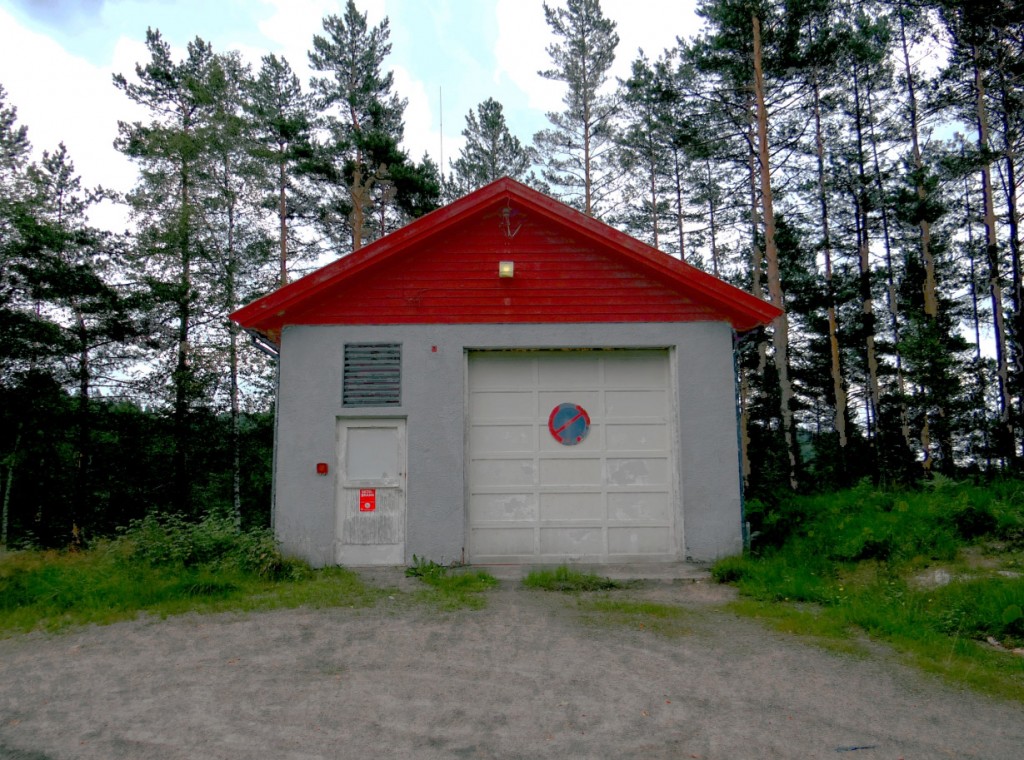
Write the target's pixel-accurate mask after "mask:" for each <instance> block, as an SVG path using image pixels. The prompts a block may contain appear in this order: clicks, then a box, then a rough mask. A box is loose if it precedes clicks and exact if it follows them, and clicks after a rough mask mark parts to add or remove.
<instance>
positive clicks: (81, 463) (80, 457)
mask: <svg viewBox="0 0 1024 760" xmlns="http://www.w3.org/2000/svg"><path fill="white" fill-rule="evenodd" d="M75 318H76V322H77V325H76V327H77V331H78V340H79V353H78V409H77V413H76V416H77V417H78V419H77V420H76V422H77V424H76V428H77V433H78V441H77V444H76V447H75V448H77V449H78V451H76V452H75V454H76V458H77V461H76V467H75V493H74V496H73V498H72V502H71V535H72V541H73V542H74V543H75V544H79V543H80V542H81V532H80V528H81V525H80V522H81V520H82V515H84V514H85V506H86V503H87V499H88V493H89V455H90V451H91V450H92V446H91V442H92V441H91V439H92V426H91V424H90V423H91V415H90V412H89V390H90V371H91V370H90V367H89V335H88V331H87V329H86V325H85V317H84V315H83V314H82V313H81V311H79V312H78V313H77V314H76V315H75Z"/></svg>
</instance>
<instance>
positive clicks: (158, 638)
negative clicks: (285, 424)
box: [0, 581, 1024, 760]
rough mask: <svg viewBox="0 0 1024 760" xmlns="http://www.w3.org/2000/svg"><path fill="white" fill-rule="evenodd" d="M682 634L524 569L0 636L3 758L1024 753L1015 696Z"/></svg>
mask: <svg viewBox="0 0 1024 760" xmlns="http://www.w3.org/2000/svg"><path fill="white" fill-rule="evenodd" d="M614 593H615V594H616V598H624V597H623V596H622V595H631V596H633V597H635V598H652V599H657V600H659V601H664V602H670V603H674V604H679V605H682V606H683V607H685V609H686V615H685V619H684V626H685V628H686V632H685V633H683V634H682V635H678V636H672V637H666V636H662V635H659V634H657V633H654V632H652V631H650V630H648V629H639V628H637V627H635V626H632V627H631V626H627V625H617V624H609V623H607V622H597V623H595V622H593V621H592V620H589V621H588V618H587V616H586V615H583V614H581V612H580V610H579V608H578V606H577V604H578V603H577V600H576V599H574V598H573V597H569V596H564V595H560V594H550V593H544V592H536V591H526V590H523V589H522V588H521V587H520V586H519V585H518V584H517V583H515V582H513V581H503V582H502V584H501V587H500V588H499V589H497V590H495V591H492V592H490V593H489V594H488V599H489V604H488V606H487V608H486V609H484V610H482V611H462V612H454V613H443V612H438V611H436V610H433V609H431V608H428V607H425V606H422V605H415V604H410V603H408V602H406V601H403V598H402V596H401V595H399V596H398V598H397V599H395V600H393V601H387V602H385V603H383V604H381V605H380V606H379V607H377V608H374V609H371V610H351V609H330V610H294V611H279V612H270V613H259V614H251V615H233V614H225V615H214V616H186V617H180V618H173V619H169V620H164V621H158V620H138V621H134V622H129V623H122V624H117V625H111V626H106V627H94V628H88V629H82V630H78V631H74V632H70V633H64V634H60V635H54V636H48V635H41V634H32V635H23V636H16V637H13V638H9V639H5V640H0V663H2V665H0V758H3V759H4V760H8V759H13V758H18V759H20V760H63V759H65V758H69V759H70V758H86V759H89V758H96V759H97V760H99V759H103V760H110V759H113V758H161V759H162V758H172V759H176V758H182V759H184V758H223V759H225V760H235V759H236V758H284V759H287V760H300V759H301V760H313V759H314V758H406V757H415V758H426V759H429V758H672V759H673V760H675V759H676V758H683V759H684V760H685V759H686V758H703V759H705V760H713V759H719V758H720V759H722V760H737V759H738V758H757V759H759V760H760V759H761V758H844V757H845V758H851V759H852V760H872V759H875V758H888V759H891V760H896V758H905V760H911V758H914V759H916V758H921V759H922V760H933V759H934V758H985V760H1000V759H1002V758H1006V759H1007V760H1019V758H1021V757H1024V706H1022V705H1020V704H1017V703H1006V702H1000V701H997V700H993V699H990V698H987V697H983V696H980V695H977V694H974V693H971V692H967V691H962V690H958V689H955V688H951V687H949V686H947V685H945V684H943V683H942V682H940V681H938V680H935V679H933V678H931V677H929V676H926V675H922V674H920V673H917V672H915V671H913V670H910V669H907V668H905V667H903V666H901V665H899V664H897V663H896V662H895V659H894V658H893V657H892V656H890V655H889V654H887V652H886V650H884V648H881V647H873V648H872V652H873V653H872V654H871V655H870V656H865V657H850V656H844V655H837V654H832V653H829V652H825V651H822V650H820V649H817V648H814V647H813V646H809V645H807V644H805V643H802V642H801V641H800V640H798V639H796V638H794V637H789V636H784V635H780V634H775V633H772V632H768V631H766V630H765V629H763V628H762V627H760V626H759V625H758V624H757V623H755V622H751V621H748V620H743V619H740V618H736V617H734V616H732V615H730V614H729V613H728V612H726V611H724V610H723V609H722V606H721V605H722V603H723V602H724V601H725V600H726V599H727V596H728V594H729V593H730V590H729V589H724V588H722V587H718V586H713V585H709V584H707V583H693V582H679V581H676V582H671V583H669V582H659V583H651V584H648V585H647V586H645V587H642V588H639V589H635V590H627V591H616V592H614Z"/></svg>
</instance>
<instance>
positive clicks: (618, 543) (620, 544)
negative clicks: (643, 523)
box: [608, 527, 671, 555]
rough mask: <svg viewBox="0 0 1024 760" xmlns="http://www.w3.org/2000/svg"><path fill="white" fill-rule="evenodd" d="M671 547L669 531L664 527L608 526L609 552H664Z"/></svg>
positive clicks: (637, 553)
mask: <svg viewBox="0 0 1024 760" xmlns="http://www.w3.org/2000/svg"><path fill="white" fill-rule="evenodd" d="M670 548H671V547H670V545H669V532H668V531H667V530H666V529H665V528H664V527H657V528H655V527H651V528H608V553H609V554H630V555H650V554H664V553H667V552H668V551H669V550H670Z"/></svg>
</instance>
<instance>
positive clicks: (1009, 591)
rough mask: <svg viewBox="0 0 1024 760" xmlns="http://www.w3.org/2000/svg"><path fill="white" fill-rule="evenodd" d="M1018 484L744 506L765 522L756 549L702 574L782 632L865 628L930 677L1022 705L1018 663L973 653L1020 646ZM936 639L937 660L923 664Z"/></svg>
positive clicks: (1021, 501)
mask: <svg viewBox="0 0 1024 760" xmlns="http://www.w3.org/2000/svg"><path fill="white" fill-rule="evenodd" d="M1021 485H1022V484H1021V483H1020V482H1017V481H999V482H995V483H992V484H990V485H988V486H977V485H969V484H957V483H954V482H953V481H950V480H947V479H937V482H936V483H935V484H934V485H933V486H931V487H929V488H925V489H923V490H920V491H909V490H897V491H881V490H874V489H872V488H871V487H870V486H868V485H866V484H862V485H860V486H858V487H856V488H853V489H850V490H848V491H843V492H840V493H836V494H830V495H819V496H808V497H794V498H793V499H791V500H788V501H783V502H780V503H779V505H778V506H777V507H773V508H769V507H766V506H764V505H760V504H758V505H754V507H755V508H754V510H753V512H754V514H755V515H756V516H757V519H758V524H759V525H761V526H764V530H763V532H762V533H761V535H759V536H757V537H756V539H755V552H753V553H752V554H749V555H746V556H742V557H727V558H725V559H723V560H721V561H719V562H718V563H716V564H715V565H714V567H713V568H712V576H713V577H714V578H715V579H716V580H718V581H719V582H722V583H733V584H735V585H736V586H737V587H738V588H739V590H740V592H741V593H742V594H743V595H744V596H746V597H748V598H750V599H752V600H756V601H755V602H754V603H753V604H752V605H749V604H748V605H747V606H746V607H743V609H744V610H745V611H747V612H750V613H752V614H756V615H758V616H762V615H763V616H767V617H769V618H771V619H772V620H774V621H775V622H776V623H777V624H779V625H780V627H782V628H784V629H785V630H791V631H798V632H804V633H810V634H812V635H816V636H820V635H827V636H830V637H832V636H839V635H842V633H843V632H847V633H848V632H849V631H851V630H862V631H866V632H868V633H869V634H871V635H872V636H875V637H878V638H881V639H884V640H887V641H889V642H892V643H894V644H895V645H896V646H898V647H899V648H900V649H902V650H903V651H904V652H906V653H908V656H909V657H910V658H911V659H913V660H914V661H915V662H916V663H917V664H919V665H921V666H923V667H926V668H928V669H929V670H933V671H935V672H941V673H943V674H944V675H946V676H948V677H950V678H953V679H955V680H957V681H960V682H966V683H971V684H973V685H975V686H979V687H981V688H985V689H988V690H990V691H995V692H997V693H1000V694H1003V695H1011V696H1014V697H1015V698H1018V699H1020V698H1024V662H1021V661H1020V659H1019V658H1013V657H1012V656H1010V655H1004V656H1003V659H1001V660H1000V659H998V658H995V659H993V656H992V655H993V652H996V653H998V652H997V650H993V649H982V648H981V647H982V646H986V647H987V646H988V644H987V643H986V642H990V641H995V642H997V644H998V645H1000V646H1003V647H1009V648H1013V647H1021V646H1024V611H1022V609H1021V605H1022V600H1024V576H1022V575H1021V571H1020V567H1021V564H1022V560H1021V555H1020V551H1021V548H1022V543H1021V534H1022V531H1021V525H1022V520H1024V494H1022V490H1021ZM766 538H767V539H768V540H763V539H766ZM756 542H760V546H757V543H756ZM780 603H782V604H781V605H780ZM764 605H771V606H773V607H775V608H777V609H772V610H769V609H768V608H767V607H765V606H764ZM807 605H811V606H810V607H808V606H807ZM783 607H784V608H785V609H786V610H789V611H788V612H782V611H779V609H781V608H783ZM943 640H945V641H947V642H948V643H947V650H946V651H945V652H944V653H943V656H944V657H945V658H946V659H945V662H944V663H943V664H941V665H940V664H937V663H935V662H934V660H933V659H932V657H933V656H934V654H935V653H936V652H937V651H940V650H941V647H940V646H939V642H941V641H943ZM964 642H967V644H968V645H965V644H964ZM979 668H983V669H984V671H983V672H984V673H985V674H986V677H987V678H988V682H986V681H985V679H983V678H980V677H979V676H978V672H979Z"/></svg>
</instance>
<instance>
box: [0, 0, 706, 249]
mask: <svg viewBox="0 0 1024 760" xmlns="http://www.w3.org/2000/svg"><path fill="white" fill-rule="evenodd" d="M560 4H562V0H551V2H549V5H552V6H557V5H560ZM695 5H696V0H672V1H671V2H667V1H666V0H602V3H601V7H602V9H603V11H604V14H605V16H606V17H608V18H610V19H612V20H613V21H615V22H616V23H617V28H616V31H617V32H618V34H619V37H620V43H619V47H618V50H617V54H616V61H615V65H614V67H613V69H612V76H613V77H615V76H618V77H623V78H624V77H626V76H628V73H629V68H630V64H631V62H632V61H633V60H634V59H635V58H636V56H637V51H638V49H640V48H642V49H643V50H644V51H645V52H646V54H647V55H648V56H649V57H651V58H656V57H658V55H660V54H661V52H662V51H663V50H665V49H666V48H669V47H672V46H674V45H675V41H676V38H677V37H683V38H688V37H692V36H693V35H695V34H696V33H697V32H698V31H699V29H700V20H699V19H698V18H697V17H696V15H695V13H694V7H695ZM344 6H345V1H344V0H0V85H3V87H4V88H5V89H6V90H7V104H8V105H13V106H14V107H16V108H17V109H18V123H19V124H22V125H25V126H27V127H28V130H29V139H30V140H31V141H32V144H33V147H34V149H35V152H36V155H37V156H38V155H39V154H40V153H41V152H42V151H43V150H53V149H54V148H56V147H57V145H58V143H60V142H62V141H63V142H64V144H65V145H66V146H67V148H68V152H69V154H70V156H71V159H72V160H73V161H74V163H75V167H76V170H77V172H78V173H79V175H81V177H82V181H83V184H84V185H86V186H89V187H92V186H95V185H103V186H104V187H107V188H110V189H113V190H118V191H122V192H124V191H127V190H129V189H131V187H132V186H133V184H134V180H135V176H136V173H135V168H134V166H133V165H132V164H131V162H130V161H128V159H127V158H125V157H123V156H121V155H120V154H119V153H117V151H115V150H114V148H113V145H112V143H113V141H114V138H115V137H116V136H117V122H118V121H119V120H121V121H134V120H138V119H144V118H145V115H144V114H143V113H142V112H140V111H138V110H136V107H135V106H134V105H133V104H132V103H131V102H130V101H129V100H128V99H127V98H126V97H125V96H124V95H123V94H122V93H121V92H120V91H118V90H117V89H116V88H115V87H114V86H113V84H112V83H111V77H112V75H113V74H115V73H121V74H124V75H125V76H126V77H128V78H129V81H131V79H132V78H133V76H134V71H135V65H136V64H137V63H140V62H145V61H146V60H148V58H149V56H148V55H147V52H146V49H145V34H146V29H147V28H148V27H152V28H155V29H159V30H160V32H161V34H162V35H163V37H164V39H165V40H166V41H167V42H168V43H169V44H170V45H171V46H172V50H173V51H174V53H175V56H176V57H177V58H178V59H180V58H181V57H183V55H184V50H185V46H186V45H187V43H188V42H190V41H191V40H194V39H195V38H196V37H197V36H198V37H201V38H202V39H203V40H205V41H207V42H209V43H211V44H212V46H213V50H214V52H227V51H229V50H237V51H238V52H239V53H240V54H241V55H242V57H243V58H244V59H245V60H247V61H249V62H250V63H252V64H253V67H254V69H255V68H258V67H259V60H260V58H261V57H262V56H264V55H266V54H268V53H275V54H277V55H278V56H282V55H283V56H284V57H285V58H287V59H288V61H289V63H290V64H291V66H292V68H293V69H294V70H295V71H296V73H297V74H298V76H299V78H300V79H301V80H302V82H303V86H304V87H306V86H308V82H309V77H310V74H311V72H310V71H309V68H308V57H307V53H308V51H309V49H310V48H311V43H312V39H313V35H314V34H322V33H323V28H322V23H321V22H322V20H323V18H324V17H325V16H327V15H330V14H336V15H341V14H343V13H344ZM356 6H357V8H358V9H359V10H360V11H361V12H363V13H366V14H367V15H368V21H369V23H370V24H371V25H375V24H378V23H380V21H382V20H383V19H384V18H385V17H386V18H388V19H389V22H390V29H391V45H392V51H391V55H390V56H389V57H388V58H387V59H386V60H385V63H384V67H385V69H387V70H392V71H393V72H394V74H395V87H394V89H395V91H396V92H397V93H398V94H399V95H400V96H402V97H404V98H407V99H408V106H407V107H406V111H405V123H406V127H405V136H406V139H405V144H404V147H405V149H406V151H407V152H408V153H409V155H410V156H411V157H412V158H413V159H416V160H418V159H419V158H421V157H422V156H423V154H424V153H429V154H430V156H431V157H432V158H433V159H434V161H435V162H437V163H438V164H439V165H442V166H443V167H444V169H445V170H446V171H447V167H448V163H449V161H450V160H451V159H453V158H457V157H458V151H459V148H460V147H461V146H462V145H463V143H464V141H463V138H462V137H461V132H462V130H463V128H464V127H465V123H466V121H465V117H466V114H467V113H468V112H469V111H470V110H472V109H475V108H476V106H477V105H478V104H479V103H481V102H482V101H484V100H486V99H487V98H489V97H493V98H495V99H496V100H498V101H499V102H501V104H502V105H503V106H504V109H505V117H506V121H507V122H508V124H509V128H510V130H511V131H512V133H513V134H514V135H515V136H516V137H518V138H519V139H520V140H521V141H522V142H523V143H526V144H528V143H530V142H531V140H532V136H533V134H534V133H535V132H537V131H538V130H540V129H543V128H545V127H546V126H547V125H548V122H547V119H546V117H545V114H546V113H547V112H549V111H558V110H561V107H562V104H561V98H562V95H563V93H564V86H563V85H561V84H560V83H557V82H552V81H549V80H546V79H544V78H542V77H540V76H539V75H538V73H537V72H538V70H540V69H545V68H548V67H549V66H550V60H549V57H548V55H547V53H546V52H545V51H546V48H547V46H548V45H550V44H551V43H552V42H554V40H555V38H554V36H553V35H552V34H551V31H550V29H549V28H548V26H547V23H546V22H545V20H544V10H543V2H542V0H357V2H356ZM123 219H124V216H123V211H118V210H117V209H114V208H103V209H100V210H99V211H98V212H96V213H95V214H94V218H93V221H94V223H95V224H97V225H99V226H105V227H108V228H111V229H116V228H118V227H123Z"/></svg>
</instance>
